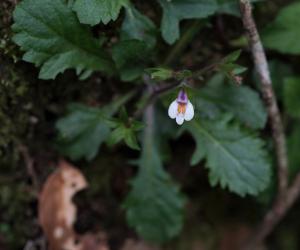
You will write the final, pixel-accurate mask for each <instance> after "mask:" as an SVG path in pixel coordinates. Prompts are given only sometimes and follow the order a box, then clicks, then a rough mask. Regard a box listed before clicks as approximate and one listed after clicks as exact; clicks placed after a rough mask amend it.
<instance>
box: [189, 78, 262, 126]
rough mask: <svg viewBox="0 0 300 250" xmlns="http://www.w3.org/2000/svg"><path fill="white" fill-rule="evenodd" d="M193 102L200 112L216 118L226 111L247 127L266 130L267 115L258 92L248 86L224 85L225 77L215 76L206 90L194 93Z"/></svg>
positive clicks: (202, 89)
mask: <svg viewBox="0 0 300 250" xmlns="http://www.w3.org/2000/svg"><path fill="white" fill-rule="evenodd" d="M193 95H194V96H193V98H192V102H193V104H194V105H195V108H196V109H197V110H199V112H200V113H201V114H202V115H204V116H206V117H210V118H215V117H217V116H219V115H220V114H222V113H223V112H224V111H226V112H229V113H231V114H233V115H234V116H235V117H236V118H237V119H238V120H240V121H241V122H242V123H244V124H245V125H247V126H249V127H251V128H254V129H258V128H264V126H265V124H266V122H267V113H266V110H265V107H264V104H263V102H262V100H261V99H260V97H259V95H258V93H257V92H255V91H254V90H252V89H250V88H249V87H247V86H236V85H230V84H224V76H223V75H221V74H217V75H215V76H214V77H213V78H212V79H211V80H210V81H209V82H208V83H207V85H206V86H205V87H204V88H201V89H199V90H196V91H193Z"/></svg>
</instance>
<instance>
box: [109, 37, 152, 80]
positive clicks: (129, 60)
mask: <svg viewBox="0 0 300 250" xmlns="http://www.w3.org/2000/svg"><path fill="white" fill-rule="evenodd" d="M148 54H149V51H148V50H147V45H146V44H145V43H144V42H142V41H139V40H124V41H120V42H119V43H117V44H116V45H115V46H114V47H113V50H112V55H113V59H114V61H115V63H116V65H117V69H118V70H119V72H120V75H121V80H123V81H133V80H135V79H137V78H138V77H140V76H141V75H142V73H143V72H144V69H145V64H146V61H147V60H149V55H148Z"/></svg>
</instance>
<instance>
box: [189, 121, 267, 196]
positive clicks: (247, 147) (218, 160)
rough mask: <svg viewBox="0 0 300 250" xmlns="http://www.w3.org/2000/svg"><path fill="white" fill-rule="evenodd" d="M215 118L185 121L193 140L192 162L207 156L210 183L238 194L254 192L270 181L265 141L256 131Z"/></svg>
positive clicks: (261, 189) (259, 190)
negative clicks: (253, 132) (256, 134)
mask: <svg viewBox="0 0 300 250" xmlns="http://www.w3.org/2000/svg"><path fill="white" fill-rule="evenodd" d="M229 121H230V120H229V118H228V117H223V118H221V119H220V118H219V119H218V120H210V121H209V120H207V119H206V120H205V119H203V120H198V119H196V120H194V121H192V122H190V123H187V124H186V125H185V128H186V129H187V130H188V131H189V132H190V133H191V134H192V135H193V137H194V138H195V141H196V145H197V146H196V151H195V152H194V154H193V156H192V160H191V163H192V164H193V165H195V164H197V163H198V162H199V161H201V160H203V159H204V158H206V166H207V168H208V169H209V180H210V183H211V185H212V186H216V185H217V184H220V185H221V187H222V188H225V187H228V188H229V190H230V191H232V192H234V193H237V194H239V195H241V196H245V195H246V194H250V195H257V194H258V193H259V192H261V191H263V190H264V189H265V188H266V187H267V186H268V184H269V181H270V175H271V170H270V164H269V162H268V161H267V157H266V155H267V153H266V151H265V150H264V143H263V142H262V141H261V140H260V139H259V138H258V137H257V136H255V135H253V134H250V133H249V132H246V131H243V130H241V129H240V128H239V127H238V126H237V125H232V124H230V123H229Z"/></svg>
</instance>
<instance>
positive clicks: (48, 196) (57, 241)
mask: <svg viewBox="0 0 300 250" xmlns="http://www.w3.org/2000/svg"><path fill="white" fill-rule="evenodd" d="M87 185H88V184H87V181H86V179H85V177H84V176H83V174H82V173H81V172H80V171H79V170H78V169H77V168H75V167H74V166H72V165H71V164H69V163H67V162H66V161H60V162H59V164H58V169H57V170H56V171H55V172H54V173H52V174H51V175H50V176H49V177H48V179H47V180H46V182H45V184H44V187H43V190H42V192H41V194H40V197H39V223H40V225H41V227H42V229H43V231H44V233H45V236H46V238H47V239H48V242H49V250H109V248H108V246H107V244H106V239H102V238H103V237H102V238H101V237H99V235H97V234H89V233H88V234H85V235H79V234H77V233H76V232H75V230H74V228H73V225H74V223H75V221H76V215H77V208H76V206H75V205H74V203H73V202H72V198H73V196H74V195H75V194H76V193H77V192H79V191H80V190H82V189H84V188H86V187H87Z"/></svg>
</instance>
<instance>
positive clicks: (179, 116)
mask: <svg viewBox="0 0 300 250" xmlns="http://www.w3.org/2000/svg"><path fill="white" fill-rule="evenodd" d="M183 122H184V116H183V115H182V114H178V115H177V116H176V123H177V124H178V125H182V123H183Z"/></svg>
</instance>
